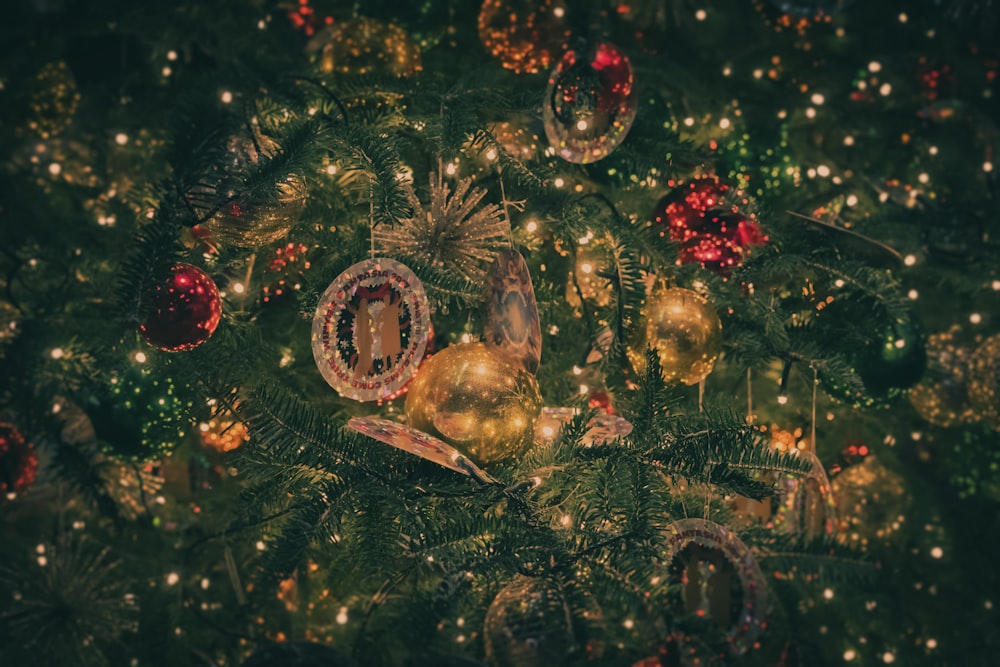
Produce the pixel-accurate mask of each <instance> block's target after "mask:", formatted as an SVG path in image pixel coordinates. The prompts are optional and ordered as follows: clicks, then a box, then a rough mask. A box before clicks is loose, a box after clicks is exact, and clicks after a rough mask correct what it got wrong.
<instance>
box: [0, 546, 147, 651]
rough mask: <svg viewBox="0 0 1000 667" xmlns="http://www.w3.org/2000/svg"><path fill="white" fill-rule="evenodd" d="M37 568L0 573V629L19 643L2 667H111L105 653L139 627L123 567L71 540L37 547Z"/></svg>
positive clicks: (10, 645) (105, 552) (7, 568)
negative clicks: (10, 666) (11, 666)
mask: <svg viewBox="0 0 1000 667" xmlns="http://www.w3.org/2000/svg"><path fill="white" fill-rule="evenodd" d="M35 561H36V562H35V563H30V562H25V563H23V564H15V565H12V564H10V563H5V564H4V565H3V566H0V594H2V595H3V599H4V604H5V605H6V608H5V609H4V610H2V611H0V627H4V626H5V627H6V628H7V629H8V631H9V632H10V635H8V636H9V637H16V638H17V641H8V642H7V646H6V650H8V651H9V653H5V654H4V657H5V658H9V662H5V663H4V664H40V665H58V664H62V665H69V664H73V665H107V664H110V661H109V660H108V657H107V656H106V655H105V653H104V651H105V649H107V648H109V647H110V646H111V645H115V644H119V645H120V642H121V635H122V634H123V633H125V632H134V631H135V630H136V628H137V625H138V624H137V620H138V616H139V608H138V605H137V603H136V598H135V596H134V595H133V594H132V592H131V591H130V589H129V586H130V585H132V584H131V583H130V580H129V579H128V578H127V577H124V576H122V572H121V570H120V568H121V565H122V561H120V560H118V559H116V558H115V557H114V556H113V555H112V552H111V548H110V547H100V546H98V545H92V544H91V543H89V542H87V541H86V539H85V538H80V537H76V536H74V535H72V534H63V535H61V536H60V537H59V538H58V539H57V540H56V542H55V544H44V545H39V546H38V548H37V550H36V555H35ZM29 563H30V564H29Z"/></svg>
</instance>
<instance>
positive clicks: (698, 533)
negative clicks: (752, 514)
mask: <svg viewBox="0 0 1000 667" xmlns="http://www.w3.org/2000/svg"><path fill="white" fill-rule="evenodd" d="M666 543H667V550H666V553H665V554H664V557H663V564H664V566H665V567H666V569H667V571H668V572H669V575H670V579H671V581H673V582H675V583H676V584H677V585H678V589H679V592H680V594H679V595H678V596H677V597H676V598H673V599H672V600H671V606H672V607H674V608H675V609H677V610H678V611H679V612H682V613H687V614H694V615H696V616H700V617H708V618H710V619H712V621H714V622H715V623H717V624H718V625H720V626H721V627H722V628H724V629H725V630H726V634H727V637H728V639H729V643H730V650H731V652H732V653H733V654H734V655H743V654H745V653H746V652H747V651H749V650H750V649H751V648H752V647H753V646H754V644H755V642H756V641H757V638H758V637H759V636H760V634H761V632H763V630H764V628H765V627H766V625H767V623H766V617H767V580H766V579H765V578H764V573H763V572H761V570H760V566H759V565H758V564H757V559H756V558H755V557H754V555H753V553H752V552H751V551H750V549H749V548H748V547H747V546H746V544H744V543H743V541H742V540H740V538H739V537H737V536H736V534H735V533H733V532H732V531H731V530H729V529H728V528H725V527H724V526H720V525H719V524H717V523H713V522H711V521H706V520H704V519H681V520H680V521H675V522H674V523H672V524H670V526H668V527H667V529H666Z"/></svg>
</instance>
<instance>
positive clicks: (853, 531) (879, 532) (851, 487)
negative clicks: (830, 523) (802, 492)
mask: <svg viewBox="0 0 1000 667" xmlns="http://www.w3.org/2000/svg"><path fill="white" fill-rule="evenodd" d="M831 486H832V488H833V497H834V498H835V499H836V505H837V508H838V511H837V524H838V530H837V534H838V539H839V540H841V541H842V542H845V543H847V544H848V545H850V546H853V547H859V548H861V549H867V548H868V547H869V546H871V544H872V542H875V543H880V542H882V543H884V542H889V541H891V540H892V539H893V537H894V535H895V533H897V532H898V531H899V530H900V529H901V528H902V525H903V523H904V522H905V521H906V514H907V512H908V511H909V509H910V504H911V502H912V499H911V497H910V491H909V490H908V489H907V488H906V484H905V482H904V480H903V478H902V476H901V475H900V474H899V473H897V472H895V471H894V470H891V469H890V468H887V467H886V466H885V465H884V464H883V463H882V462H881V461H879V460H878V459H877V458H876V457H875V455H874V454H871V455H869V456H867V457H866V458H865V460H864V461H862V462H861V463H857V464H855V465H852V466H850V467H849V468H847V469H846V470H844V471H843V472H841V473H840V474H838V475H837V476H836V477H834V478H833V480H832V482H831Z"/></svg>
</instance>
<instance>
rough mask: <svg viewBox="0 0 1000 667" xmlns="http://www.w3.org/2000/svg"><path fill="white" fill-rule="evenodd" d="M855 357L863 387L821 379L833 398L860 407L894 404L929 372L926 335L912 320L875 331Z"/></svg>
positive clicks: (901, 320)
mask: <svg viewBox="0 0 1000 667" xmlns="http://www.w3.org/2000/svg"><path fill="white" fill-rule="evenodd" d="M875 332H876V333H875V334H873V335H872V336H871V337H869V338H867V339H866V340H864V341H863V342H862V344H861V346H860V349H858V350H857V352H855V353H854V354H853V355H851V366H852V368H853V369H854V371H855V373H856V374H857V376H858V377H859V378H860V380H861V384H862V387H856V386H851V385H850V384H848V383H847V382H845V381H843V380H841V379H839V378H835V377H828V376H824V375H822V374H821V375H820V381H821V382H822V384H823V388H824V389H826V391H827V393H829V394H830V395H831V396H832V397H834V398H837V399H839V400H842V401H844V402H846V403H850V404H852V405H855V406H858V407H872V406H876V405H879V406H884V405H888V404H890V403H892V402H893V401H894V400H896V399H897V398H898V397H899V396H901V395H902V394H903V393H905V392H906V390H908V389H909V388H910V387H912V386H914V385H915V384H917V382H919V381H920V378H922V377H923V375H924V371H925V370H926V368H927V349H926V347H925V342H924V335H923V332H922V330H921V328H920V326H919V324H918V323H917V322H916V320H914V319H913V318H898V319H895V320H893V321H892V322H890V323H889V324H888V325H883V326H881V327H879V328H876V329H875Z"/></svg>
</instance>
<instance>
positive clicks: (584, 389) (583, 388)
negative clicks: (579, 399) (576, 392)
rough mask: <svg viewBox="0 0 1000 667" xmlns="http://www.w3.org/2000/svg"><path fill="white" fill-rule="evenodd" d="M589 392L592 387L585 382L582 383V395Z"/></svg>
mask: <svg viewBox="0 0 1000 667" xmlns="http://www.w3.org/2000/svg"><path fill="white" fill-rule="evenodd" d="M589 393H590V387H588V386H587V385H585V384H581V385H580V395H581V396H586V395H587V394H589Z"/></svg>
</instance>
